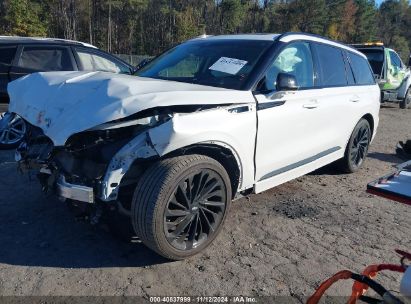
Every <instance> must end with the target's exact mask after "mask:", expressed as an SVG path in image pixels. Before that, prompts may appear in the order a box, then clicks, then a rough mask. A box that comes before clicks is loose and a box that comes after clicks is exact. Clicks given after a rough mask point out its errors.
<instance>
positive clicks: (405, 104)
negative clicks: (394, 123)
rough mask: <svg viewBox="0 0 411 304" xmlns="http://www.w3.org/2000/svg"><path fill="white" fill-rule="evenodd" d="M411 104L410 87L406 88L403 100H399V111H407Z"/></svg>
mask: <svg viewBox="0 0 411 304" xmlns="http://www.w3.org/2000/svg"><path fill="white" fill-rule="evenodd" d="M410 104H411V87H409V88H408V90H407V94H405V98H404V99H401V100H400V108H401V109H408V108H409V107H410Z"/></svg>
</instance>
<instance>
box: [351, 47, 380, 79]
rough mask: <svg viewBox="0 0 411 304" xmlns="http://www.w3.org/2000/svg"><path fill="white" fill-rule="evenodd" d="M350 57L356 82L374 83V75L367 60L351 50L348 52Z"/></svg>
mask: <svg viewBox="0 0 411 304" xmlns="http://www.w3.org/2000/svg"><path fill="white" fill-rule="evenodd" d="M348 57H349V58H350V61H351V68H352V70H353V73H354V78H355V83H356V84H362V85H367V84H374V83H375V81H374V76H373V74H372V72H371V69H370V66H369V64H368V62H367V60H366V59H365V58H363V57H361V56H359V55H357V54H354V53H351V52H349V53H348Z"/></svg>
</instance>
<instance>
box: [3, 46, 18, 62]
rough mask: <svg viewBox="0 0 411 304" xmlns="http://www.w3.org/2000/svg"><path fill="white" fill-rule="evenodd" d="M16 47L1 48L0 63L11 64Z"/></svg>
mask: <svg viewBox="0 0 411 304" xmlns="http://www.w3.org/2000/svg"><path fill="white" fill-rule="evenodd" d="M16 49H17V48H16V47H2V48H0V64H1V63H3V64H11V63H12V62H13V59H14V54H16Z"/></svg>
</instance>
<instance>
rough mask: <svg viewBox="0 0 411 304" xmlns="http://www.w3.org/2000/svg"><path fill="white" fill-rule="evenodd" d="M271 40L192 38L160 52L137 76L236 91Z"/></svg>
mask: <svg viewBox="0 0 411 304" xmlns="http://www.w3.org/2000/svg"><path fill="white" fill-rule="evenodd" d="M272 43H273V42H272V41H264V40H234V39H233V40H211V41H210V40H206V39H204V40H200V39H199V40H194V41H190V42H187V43H183V44H180V45H178V46H177V47H175V48H173V49H171V50H169V51H167V52H166V53H164V54H162V55H160V56H159V57H157V58H156V59H154V60H153V61H152V62H150V63H149V64H148V65H146V66H145V67H143V68H142V69H141V70H139V71H137V73H136V75H137V76H140V77H149V78H155V79H166V80H174V81H181V82H187V83H194V84H200V85H208V86H215V87H222V88H227V89H236V90H239V89H241V88H242V85H243V84H244V83H245V82H246V81H247V79H248V77H249V75H250V73H251V71H252V70H253V69H254V68H255V66H256V64H257V62H258V60H259V59H260V57H261V56H262V55H263V54H264V52H265V51H266V50H267V49H268V47H269V46H270V45H272Z"/></svg>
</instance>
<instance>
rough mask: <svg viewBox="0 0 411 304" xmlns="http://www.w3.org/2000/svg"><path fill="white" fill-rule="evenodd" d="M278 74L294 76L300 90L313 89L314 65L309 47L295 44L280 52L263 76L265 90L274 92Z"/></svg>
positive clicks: (304, 43) (301, 43)
mask: <svg viewBox="0 0 411 304" xmlns="http://www.w3.org/2000/svg"><path fill="white" fill-rule="evenodd" d="M279 73H288V74H292V75H294V76H295V77H296V79H297V82H298V86H299V87H301V88H310V87H313V86H314V64H313V59H312V54H311V49H310V45H309V44H308V43H306V42H295V43H292V44H290V45H288V46H286V47H285V48H284V49H283V50H282V51H281V52H280V54H279V55H278V56H277V58H276V59H275V60H274V62H273V63H272V65H271V66H270V68H269V69H268V71H267V73H266V75H265V89H266V90H275V88H276V85H277V76H278V74H279Z"/></svg>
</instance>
